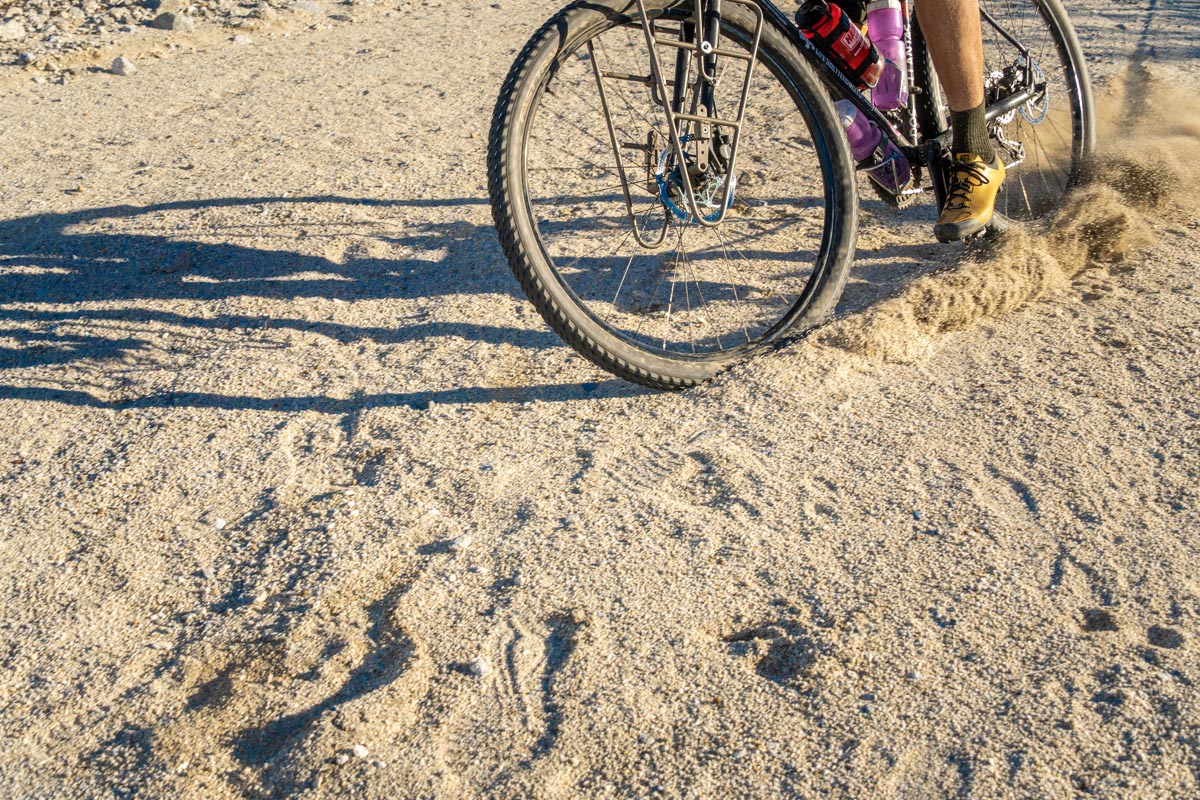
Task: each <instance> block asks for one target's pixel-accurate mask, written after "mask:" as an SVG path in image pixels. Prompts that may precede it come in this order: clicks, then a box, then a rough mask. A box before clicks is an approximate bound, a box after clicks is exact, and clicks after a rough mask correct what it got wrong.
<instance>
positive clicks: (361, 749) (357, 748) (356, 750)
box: [350, 744, 370, 758]
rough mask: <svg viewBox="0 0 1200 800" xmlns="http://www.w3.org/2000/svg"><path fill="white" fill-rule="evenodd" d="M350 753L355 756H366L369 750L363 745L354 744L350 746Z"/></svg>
mask: <svg viewBox="0 0 1200 800" xmlns="http://www.w3.org/2000/svg"><path fill="white" fill-rule="evenodd" d="M350 755H352V756H354V757H355V758H366V757H367V756H368V755H370V751H368V750H367V748H366V746H365V745H361V744H356V745H354V746H353V747H351V748H350Z"/></svg>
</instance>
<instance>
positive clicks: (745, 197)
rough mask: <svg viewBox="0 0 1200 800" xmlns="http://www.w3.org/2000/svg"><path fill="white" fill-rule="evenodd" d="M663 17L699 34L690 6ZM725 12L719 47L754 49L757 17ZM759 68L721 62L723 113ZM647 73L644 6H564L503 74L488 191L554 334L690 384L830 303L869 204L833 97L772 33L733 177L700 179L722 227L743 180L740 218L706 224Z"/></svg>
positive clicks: (653, 4) (666, 5) (664, 28)
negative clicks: (686, 191) (686, 185)
mask: <svg viewBox="0 0 1200 800" xmlns="http://www.w3.org/2000/svg"><path fill="white" fill-rule="evenodd" d="M646 7H647V15H648V17H649V18H650V19H651V20H653V22H654V24H655V26H656V32H658V33H659V34H661V35H664V36H683V37H686V36H687V35H688V33H687V32H688V31H689V30H690V27H689V26H690V24H691V19H692V18H691V11H692V9H693V8H694V4H693V2H692V0H685V1H684V2H679V0H648V2H647V3H646ZM722 16H723V20H722V28H721V47H722V48H725V49H729V50H740V51H741V52H743V53H746V54H749V53H750V52H752V51H753V40H754V36H753V31H754V28H755V20H754V17H753V15H752V14H751V13H749V12H748V11H747V10H746V9H744V8H742V7H740V6H738V5H736V4H735V3H732V2H728V3H725V4H724V7H723V10H722ZM679 52H681V51H680V50H678V49H674V48H667V47H659V48H658V53H659V57H660V59H661V63H662V64H663V69H664V72H666V73H667V75H666V77H667V78H672V77H673V76H674V77H675V78H676V79H680V78H681V80H680V83H681V84H683V85H684V87H685V94H687V95H688V96H689V97H690V96H691V95H690V93H693V92H695V91H696V90H697V86H698V84H697V83H696V80H695V77H696V76H695V74H694V73H695V71H694V70H693V71H692V73H691V74H690V75H689V74H685V73H683V72H680V71H676V72H674V73H673V74H672V72H671V70H672V67H674V66H675V64H676V59H677V57H678V56H677V54H678V53H679ZM749 63H750V62H748V61H743V60H738V59H736V58H727V57H726V58H722V59H721V60H720V61H719V62H718V67H717V73H718V74H717V75H716V80H717V84H716V87H715V90H714V102H713V105H714V108H713V109H711V112H712V113H713V114H714V115H716V116H721V117H725V118H729V117H730V116H731V115H736V107H737V105H738V100H739V98H740V96H741V94H740V90H741V87H742V85H743V82H744V81H743V77H744V73H742V72H741V71H742V70H745V69H746V68H747V65H748V64H749ZM650 65H651V59H650V51H649V46H648V45H647V42H646V38H645V36H644V34H643V29H642V25H641V21H640V18H639V15H638V12H637V9H636V6H635V5H634V4H633V3H631V2H629V0H589V1H588V2H586V3H577V4H575V5H572V6H569V7H568V8H566V9H565V10H563V11H562V12H561V13H559V14H558V15H557V16H556V17H554V18H553V19H552V20H551V21H550V22H548V23H547V24H546V25H545V26H544V27H543V28H542V29H541V30H540V31H538V33H536V34H535V35H534V37H533V39H532V40H531V41H530V43H529V44H528V45H527V46H526V47H525V49H524V50H523V51H522V52H521V54H520V55H519V56H518V58H517V61H516V63H515V64H514V65H513V68H512V71H511V72H510V73H509V76H508V78H507V80H506V81H505V84H504V87H503V89H502V92H501V96H500V99H499V101H498V103H497V106H496V113H495V116H494V118H493V123H492V131H491V141H490V144H489V159H488V167H489V170H488V171H489V189H490V193H491V199H492V210H493V215H494V217H495V221H496V226H497V230H498V232H499V234H500V240H501V244H502V245H503V247H504V250H505V254H506V255H507V257H508V260H509V264H510V266H511V267H512V269H513V272H514V273H515V274H516V276H517V278H518V279H519V281H520V283H521V286H522V288H523V289H524V291H525V293H526V294H527V295H528V297H529V298H530V300H531V301H532V302H533V304H534V306H535V307H536V308H537V309H538V311H539V312H540V313H541V315H542V317H543V318H544V319H545V320H546V322H547V323H548V324H549V325H550V326H551V327H552V328H553V329H554V330H555V332H557V333H558V334H559V336H561V337H562V338H563V339H564V340H565V341H566V342H567V343H568V344H570V345H571V346H572V347H574V348H575V349H576V350H578V351H579V352H580V353H581V354H583V355H584V356H585V357H587V358H588V359H590V360H591V361H593V362H594V363H596V364H598V365H599V366H601V367H603V368H604V369H607V370H609V371H611V372H613V373H615V374H617V375H619V376H621V377H623V378H626V379H628V380H631V381H634V382H637V383H641V384H645V385H649V386H654V387H658V388H682V387H687V386H692V385H695V384H697V383H699V382H701V381H704V380H706V379H708V378H709V377H711V376H712V375H713V374H715V373H716V372H717V371H719V370H721V369H722V368H724V367H726V366H728V365H730V364H732V363H734V362H737V361H739V360H742V359H745V358H747V357H749V356H750V355H752V354H754V353H756V352H758V351H760V350H762V349H765V348H767V347H769V346H771V345H772V344H773V343H774V342H776V341H778V340H779V339H780V337H781V336H782V335H783V334H784V333H785V332H787V331H788V330H795V329H800V328H803V327H807V326H810V325H813V324H816V323H817V322H819V321H821V320H822V319H823V318H824V317H826V316H827V315H828V314H829V313H830V312H831V311H832V310H833V307H834V305H835V304H836V302H837V299H838V296H839V295H840V293H841V291H842V288H843V286H844V284H845V280H846V272H847V269H848V267H849V264H850V261H851V260H852V258H853V245H854V234H855V223H856V217H857V198H856V195H855V193H854V191H852V188H853V186H854V180H853V178H854V176H853V172H852V168H851V165H850V160H849V153H848V151H847V146H846V144H845V137H844V136H843V135H842V131H841V128H840V125H839V123H838V121H837V119H836V117H835V115H834V111H833V107H832V104H831V103H830V101H829V99H828V97H827V95H826V94H825V92H824V91H823V90H822V89H821V87H820V84H819V82H818V81H817V79H816V77H815V76H814V74H813V72H812V70H811V68H810V67H809V66H808V65H807V64H806V63H805V62H804V61H803V60H802V58H801V57H800V55H799V54H798V53H797V52H796V51H795V50H794V48H793V46H792V45H791V44H790V43H789V42H788V41H787V39H786V37H785V35H784V34H783V33H782V32H780V31H778V30H777V29H775V28H774V27H772V26H771V25H770V23H769V22H768V23H766V25H765V26H764V27H763V30H762V35H761V43H760V47H759V48H758V51H757V61H756V62H755V64H754V67H753V72H752V73H751V74H752V80H751V83H750V88H749V93H748V96H747V106H746V112H745V120H744V125H743V127H742V134H741V140H740V143H739V146H738V155H737V156H736V166H735V169H734V172H733V174H732V175H722V174H719V173H713V172H709V173H702V174H700V176H699V177H693V178H691V180H693V185H694V189H695V191H696V192H697V196H698V200H699V201H701V202H703V203H704V205H703V209H702V214H703V215H704V216H708V215H709V214H710V213H711V214H714V215H719V213H720V211H721V209H720V208H719V207H718V205H719V201H717V200H715V199H714V198H716V197H721V196H722V195H721V190H722V189H723V187H724V185H725V184H724V182H725V181H726V180H732V181H734V190H733V192H732V197H731V198H730V202H729V205H728V208H727V210H726V212H725V217H724V221H723V222H721V223H720V224H718V225H717V226H715V227H708V226H705V225H702V224H700V223H699V222H698V221H697V220H695V219H693V218H692V215H691V214H690V213H689V209H688V206H687V204H686V203H685V202H684V199H683V195H682V192H681V187H680V185H679V182H680V181H681V180H683V179H684V178H683V177H681V176H683V175H687V174H688V173H687V172H686V171H684V170H683V169H681V168H680V165H678V164H675V163H674V151H673V150H672V144H671V140H670V138H669V128H668V125H667V121H666V116H665V112H664V109H663V105H662V100H663V98H661V97H658V92H657V91H656V89H655V85H654V81H653V80H652V71H651V66H650ZM674 82H675V81H674V80H673V81H672V84H674ZM689 102H690V101H689ZM609 122H611V124H612V131H613V133H614V136H613V137H610V134H609V127H608V125H609ZM613 138H615V141H616V144H617V147H616V148H615V149H614V147H613V141H612V139H613ZM690 166H692V167H694V165H690ZM622 168H623V170H624V174H625V176H626V180H625V181H622V178H621V172H622ZM695 172H696V171H695V170H694V169H693V173H695ZM625 185H627V186H628V189H629V200H630V201H631V203H630V205H631V206H632V208H631V209H630V208H629V207H628V206H627V202H626V194H625ZM714 218H715V217H714ZM634 225H636V226H637V230H636V231H635V230H634ZM639 239H640V240H641V242H639ZM655 245H656V246H655Z"/></svg>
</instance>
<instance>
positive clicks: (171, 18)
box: [150, 11, 196, 33]
mask: <svg viewBox="0 0 1200 800" xmlns="http://www.w3.org/2000/svg"><path fill="white" fill-rule="evenodd" d="M150 27H151V28H157V29H158V30H160V31H183V32H184V33H191V32H192V31H194V30H196V23H195V22H192V18H191V17H189V16H187V15H186V14H176V13H175V12H173V11H168V12H167V13H165V14H159V15H158V16H157V17H155V18H154V19H153V20H151V22H150Z"/></svg>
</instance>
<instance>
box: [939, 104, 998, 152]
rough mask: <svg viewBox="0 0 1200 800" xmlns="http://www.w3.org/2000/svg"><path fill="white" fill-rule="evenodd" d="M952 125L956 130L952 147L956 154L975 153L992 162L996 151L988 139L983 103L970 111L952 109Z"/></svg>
mask: <svg viewBox="0 0 1200 800" xmlns="http://www.w3.org/2000/svg"><path fill="white" fill-rule="evenodd" d="M950 127H951V129H952V130H953V131H954V145H953V148H952V149H953V150H954V153H955V155H957V154H959V153H974V154H975V155H977V156H979V157H980V158H982V159H983V160H984V161H986V162H987V163H989V164H990V163H992V160H993V159H994V158H995V157H996V151H995V150H993V149H992V142H991V140H990V139H988V132H987V119H986V117H985V116H984V104H983V103H980V104H979V105H977V106H976V107H975V108H972V109H971V110H969V111H951V112H950Z"/></svg>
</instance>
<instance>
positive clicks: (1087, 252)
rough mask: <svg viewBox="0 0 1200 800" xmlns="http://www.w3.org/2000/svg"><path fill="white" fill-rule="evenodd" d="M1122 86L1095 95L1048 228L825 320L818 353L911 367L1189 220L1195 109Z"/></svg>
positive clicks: (1133, 79)
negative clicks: (1087, 132)
mask: <svg viewBox="0 0 1200 800" xmlns="http://www.w3.org/2000/svg"><path fill="white" fill-rule="evenodd" d="M1123 83H1124V85H1123V86H1121V87H1117V88H1115V89H1112V90H1109V91H1106V92H1103V93H1097V98H1096V99H1097V122H1098V125H1099V136H1098V146H1097V155H1096V156H1095V158H1094V159H1093V162H1092V164H1091V165H1090V166H1089V168H1088V169H1087V170H1086V173H1085V177H1084V180H1083V181H1082V183H1081V185H1080V186H1079V187H1078V188H1076V189H1075V190H1073V191H1072V193H1071V194H1070V195H1069V196H1068V197H1067V199H1066V202H1065V203H1064V205H1063V207H1062V208H1060V209H1059V210H1058V211H1057V212H1056V213H1055V214H1054V216H1053V218H1052V219H1051V220H1050V223H1049V224H1048V225H1046V226H1044V227H1043V228H1041V229H1040V230H1038V231H1029V230H1024V229H1019V228H1013V229H1010V230H1008V231H1006V232H1004V233H1003V234H1000V235H998V236H995V237H991V238H989V239H988V240H986V241H984V242H983V243H982V244H981V245H980V246H972V247H969V248H967V249H966V251H965V252H964V253H963V255H962V257H961V258H960V259H959V260H958V262H957V263H956V264H955V265H954V266H953V267H951V268H949V269H946V270H942V271H939V272H935V273H932V274H930V275H927V276H924V277H922V278H920V279H918V280H916V281H914V282H913V283H911V284H910V285H909V286H907V287H906V288H905V289H904V290H903V291H902V292H901V293H900V294H899V295H898V296H896V297H892V298H890V299H887V300H884V301H882V302H880V303H878V304H876V305H874V306H872V307H871V308H869V309H867V310H865V311H863V312H862V313H859V314H855V315H853V316H850V317H846V318H845V319H842V320H838V321H835V322H834V323H833V324H831V325H829V326H828V327H827V328H826V329H825V330H824V331H823V332H822V333H821V334H820V337H819V341H820V343H822V344H826V345H832V346H834V347H837V348H840V349H842V350H846V351H849V352H851V353H854V354H856V355H859V356H862V357H864V358H867V359H869V360H872V361H880V362H911V361H913V360H915V359H917V358H918V357H920V356H921V355H922V354H923V353H926V352H928V351H929V350H930V348H931V347H932V346H933V344H934V343H935V341H936V340H937V338H938V336H939V335H941V334H942V333H945V332H947V331H954V330H961V329H964V328H967V327H969V326H971V325H972V324H974V323H976V322H977V321H979V320H982V319H988V318H994V317H999V316H1001V315H1003V314H1006V313H1008V312H1010V311H1013V310H1015V309H1017V308H1020V307H1021V306H1024V305H1026V304H1028V303H1030V302H1033V301H1035V300H1037V299H1039V298H1042V297H1045V296H1047V295H1050V294H1053V293H1056V292H1060V291H1062V290H1064V289H1066V288H1068V287H1069V286H1070V285H1071V281H1072V279H1073V278H1074V277H1075V276H1076V275H1078V274H1079V273H1080V272H1082V271H1084V270H1087V269H1089V268H1099V267H1104V266H1107V265H1112V264H1115V263H1119V262H1122V261H1126V260H1128V259H1130V258H1132V257H1133V256H1135V255H1136V254H1137V253H1138V252H1140V251H1142V250H1144V249H1145V248H1147V247H1148V246H1149V245H1151V244H1153V242H1154V238H1155V237H1154V224H1155V223H1156V222H1157V221H1160V220H1164V219H1165V220H1171V219H1175V220H1181V219H1194V216H1195V213H1196V211H1197V208H1198V206H1200V202H1198V201H1197V199H1196V197H1195V196H1194V195H1195V193H1194V192H1193V191H1192V190H1191V187H1193V186H1195V185H1196V182H1197V179H1200V104H1198V103H1196V101H1194V100H1192V101H1188V100H1186V99H1184V98H1181V97H1180V96H1179V94H1178V93H1176V92H1172V91H1171V85H1170V82H1168V81H1162V80H1155V79H1154V77H1153V76H1152V75H1151V74H1150V72H1149V71H1148V70H1147V69H1146V68H1145V66H1141V65H1136V66H1133V67H1131V68H1130V72H1129V74H1128V75H1127V77H1126V80H1125V81H1124V82H1123Z"/></svg>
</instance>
